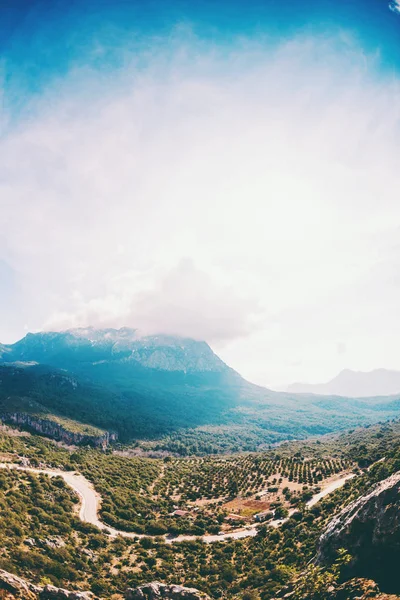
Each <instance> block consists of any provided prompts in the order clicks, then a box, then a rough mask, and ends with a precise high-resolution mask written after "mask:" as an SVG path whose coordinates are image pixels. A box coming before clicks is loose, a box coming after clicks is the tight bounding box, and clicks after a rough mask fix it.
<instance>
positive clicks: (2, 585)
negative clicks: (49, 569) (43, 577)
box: [0, 569, 42, 600]
mask: <svg viewBox="0 0 400 600" xmlns="http://www.w3.org/2000/svg"><path fill="white" fill-rule="evenodd" d="M0 589H1V590H5V591H6V592H9V594H10V596H11V597H14V598H23V599H24V600H36V599H37V598H38V596H39V593H40V591H41V589H42V588H40V587H38V586H36V585H33V583H30V582H29V581H26V580H25V579H22V578H21V577H18V576H17V575H13V574H12V573H8V572H7V571H3V570H2V569H0Z"/></svg>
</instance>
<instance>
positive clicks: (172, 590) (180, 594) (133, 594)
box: [125, 581, 211, 600]
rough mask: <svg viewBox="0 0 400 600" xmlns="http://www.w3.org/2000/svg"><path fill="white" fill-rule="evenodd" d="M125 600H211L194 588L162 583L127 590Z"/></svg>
mask: <svg viewBox="0 0 400 600" xmlns="http://www.w3.org/2000/svg"><path fill="white" fill-rule="evenodd" d="M125 598H126V600H160V599H161V598H164V599H165V600H211V599H210V597H209V596H207V594H204V593H203V592H199V590H196V589H195V588H187V587H182V586H181V585H165V584H163V583H158V582H156V581H155V582H153V583H147V584H146V585H142V586H140V587H138V588H135V589H128V590H127V591H126V594H125Z"/></svg>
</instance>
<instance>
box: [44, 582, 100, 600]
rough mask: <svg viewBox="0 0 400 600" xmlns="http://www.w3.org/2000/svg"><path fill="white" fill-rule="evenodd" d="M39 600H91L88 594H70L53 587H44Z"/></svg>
mask: <svg viewBox="0 0 400 600" xmlns="http://www.w3.org/2000/svg"><path fill="white" fill-rule="evenodd" d="M39 598H40V600H93V594H91V593H90V592H70V591H68V590H64V589H63V588H58V587H55V586H54V585H46V586H45V587H44V589H43V590H42V591H41V592H40V594H39Z"/></svg>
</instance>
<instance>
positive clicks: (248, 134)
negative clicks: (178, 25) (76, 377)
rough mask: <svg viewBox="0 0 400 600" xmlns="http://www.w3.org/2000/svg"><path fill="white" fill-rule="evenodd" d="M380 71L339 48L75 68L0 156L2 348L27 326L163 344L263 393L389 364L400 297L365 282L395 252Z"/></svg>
mask: <svg viewBox="0 0 400 600" xmlns="http://www.w3.org/2000/svg"><path fill="white" fill-rule="evenodd" d="M378 67H379V65H378V64H377V63H376V58H375V57H369V56H366V55H365V54H364V53H363V52H362V51H361V50H360V49H359V48H358V46H357V45H356V44H355V43H354V42H353V41H352V40H351V38H349V37H348V36H347V37H346V36H344V35H341V34H340V35H338V36H335V37H333V38H327V37H325V38H317V37H313V38H310V37H298V38H294V39H292V40H289V41H286V42H282V43H281V44H280V45H278V46H277V45H272V44H271V43H270V42H265V40H259V41H258V42H257V43H256V42H252V43H250V42H248V41H246V40H243V39H242V40H237V41H236V42H235V43H232V45H231V46H230V47H229V48H227V47H224V48H219V47H214V46H212V45H210V44H204V43H203V42H201V41H200V40H198V39H197V38H195V37H194V36H192V35H191V34H190V33H189V34H188V33H185V34H184V35H181V34H179V35H177V36H176V38H175V39H173V41H172V42H171V40H168V42H166V41H165V40H160V41H159V43H158V45H157V44H155V45H154V47H152V49H151V51H147V52H146V53H145V54H144V55H143V56H140V57H138V56H137V54H135V55H130V54H129V53H128V54H127V56H126V57H125V60H124V61H123V65H122V66H119V68H118V69H116V70H108V71H101V72H99V71H97V70H96V69H95V68H94V67H92V66H91V65H90V63H89V64H86V63H82V65H77V66H76V67H75V68H74V69H72V70H71V72H70V73H69V75H68V76H66V77H65V79H63V80H62V81H58V82H57V83H56V84H54V85H53V86H52V87H49V88H48V89H47V90H46V91H45V93H43V94H42V95H41V96H40V97H39V98H36V99H35V101H34V102H32V104H31V105H30V107H29V110H28V111H27V112H26V113H25V116H24V118H23V119H22V120H21V121H20V122H19V123H17V124H14V126H13V128H9V130H8V133H7V135H6V136H4V138H3V140H2V141H1V143H0V180H1V182H2V183H1V188H0V198H1V215H0V236H1V240H2V244H1V256H0V259H1V260H3V261H4V263H6V264H7V265H9V267H10V269H11V270H12V272H13V273H14V274H15V288H16V289H17V290H18V292H16V296H15V298H16V301H15V306H16V307H17V306H18V309H17V308H15V311H16V312H15V314H17V315H18V318H19V317H20V315H23V318H21V319H20V320H21V328H20V329H18V328H15V329H14V330H13V331H14V333H13V334H12V333H11V332H10V330H9V329H7V330H6V329H5V328H4V329H3V330H2V331H1V332H0V333H1V335H2V336H3V339H2V341H7V340H6V339H4V336H5V335H6V334H7V336H11V335H14V338H15V337H17V336H18V335H22V334H23V329H22V327H23V324H25V323H28V325H29V327H30V329H37V328H40V327H43V326H46V327H55V326H57V327H62V326H70V325H73V324H80V325H87V324H107V325H110V326H112V325H115V326H122V325H131V326H133V327H138V328H142V329H144V330H147V331H150V332H159V331H161V330H163V331H165V332H167V333H168V332H170V333H176V334H181V335H190V336H193V337H204V338H205V339H207V340H208V341H210V342H211V343H212V344H213V347H215V348H216V349H217V350H219V351H220V352H221V354H222V356H223V358H225V359H226V360H227V361H228V362H230V363H232V365H233V366H235V367H236V368H238V369H239V370H240V371H242V372H243V373H244V374H245V375H246V376H247V377H249V378H251V379H254V380H256V381H258V382H260V383H267V384H268V383H271V382H276V383H286V382H287V383H289V382H290V381H291V380H292V379H293V380H299V379H303V380H311V381H312V380H315V379H324V378H325V377H327V376H330V375H332V376H333V375H334V374H335V372H334V371H335V370H336V369H338V370H339V369H340V368H342V366H345V365H343V361H345V360H346V361H350V362H348V363H347V366H353V363H355V362H356V361H357V360H358V357H362V361H364V364H367V363H368V364H370V363H371V364H372V363H373V362H374V361H375V362H376V366H391V365H388V364H386V365H384V364H381V365H379V364H378V363H379V361H381V360H382V359H383V358H384V359H385V361H387V357H388V356H389V354H391V355H392V356H393V357H395V356H396V353H397V350H396V347H395V346H394V342H393V339H392V337H391V334H390V332H391V331H393V330H394V329H395V328H396V327H397V326H398V324H399V317H398V316H397V314H395V312H394V311H393V309H392V308H393V307H392V304H391V298H393V297H396V298H397V290H398V289H399V286H398V284H397V283H396V284H393V282H391V280H390V279H388V278H387V279H384V280H381V279H380V276H379V269H374V266H375V265H377V264H380V265H386V264H391V263H392V262H393V261H396V259H397V258H396V257H398V256H399V248H398V247H397V246H396V244H395V243H394V242H393V243H388V240H395V238H396V226H397V225H398V223H399V222H400V205H399V202H398V198H399V197H400V183H399V178H398V160H397V157H398V155H399V141H400V128H399V126H400V122H399V115H398V108H397V107H398V105H399V100H400V98H399V86H398V82H397V81H396V80H395V79H389V78H388V79H386V78H385V76H384V75H382V74H380V72H379V68H378ZM6 117H7V115H6V116H5V120H7V118H6ZM365 282H368V284H366V283H365ZM377 282H378V283H377ZM375 285H379V286H381V287H380V288H379V293H378V292H377V291H375V292H373V291H371V290H374V289H375V290H377V289H378V288H375V287H374V286H375ZM393 286H394V287H393ZM389 291H390V293H391V295H388V294H386V292H389ZM366 293H368V294H372V295H373V297H374V300H373V301H372V300H371V304H373V302H375V305H376V309H372V308H371V306H370V303H369V302H368V303H367V307H366V308H365V307H364V303H365V294H366ZM17 296H18V297H17ZM17 301H18V302H17ZM375 305H374V306H375ZM360 306H361V307H362V308H361V309H360ZM17 310H18V312H17ZM8 311H9V314H10V315H11V314H12V313H13V308H12V307H9V309H8ZM14 317H15V315H14ZM371 319H372V322H371ZM10 322H11V318H10ZM344 323H347V325H346V326H344V325H343V324H344ZM367 330H370V331H371V332H372V333H371V340H370V344H369V345H368V346H369V347H368V348H367V346H366V345H365V331H367ZM338 340H340V341H341V343H343V344H344V345H345V346H346V348H347V352H346V353H340V352H339V353H338V352H337V343H338ZM384 344H387V352H385V356H383V355H382V353H380V352H379V348H382V345H384ZM360 348H361V352H360V353H359V355H356V352H357V351H358V350H359V349H360ZM360 360H361V359H360ZM393 360H394V359H393ZM360 368H364V366H363V365H360ZM332 371H333V372H332Z"/></svg>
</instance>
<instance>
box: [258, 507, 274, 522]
mask: <svg viewBox="0 0 400 600" xmlns="http://www.w3.org/2000/svg"><path fill="white" fill-rule="evenodd" d="M273 516H274V513H273V512H272V511H270V510H263V511H262V512H259V513H257V514H256V515H254V520H255V521H257V522H258V523H261V522H262V521H267V520H268V519H272V517H273Z"/></svg>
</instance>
